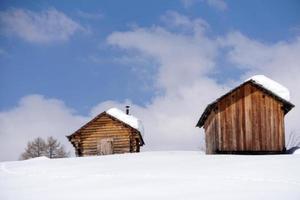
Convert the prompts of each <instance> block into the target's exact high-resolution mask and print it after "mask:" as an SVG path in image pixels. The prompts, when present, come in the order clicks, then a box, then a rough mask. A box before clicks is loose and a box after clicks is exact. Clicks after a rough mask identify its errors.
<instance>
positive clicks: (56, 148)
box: [47, 137, 70, 158]
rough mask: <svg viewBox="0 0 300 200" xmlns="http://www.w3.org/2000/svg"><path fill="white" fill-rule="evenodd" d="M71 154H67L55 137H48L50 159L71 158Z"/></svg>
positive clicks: (48, 155)
mask: <svg viewBox="0 0 300 200" xmlns="http://www.w3.org/2000/svg"><path fill="white" fill-rule="evenodd" d="M69 154H70V153H69V152H66V150H65V148H64V146H62V145H61V144H60V142H58V141H57V139H54V138H53V137H48V139H47V157H48V158H65V157H69Z"/></svg>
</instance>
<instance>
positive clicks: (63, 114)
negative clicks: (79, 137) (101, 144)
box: [0, 95, 87, 160]
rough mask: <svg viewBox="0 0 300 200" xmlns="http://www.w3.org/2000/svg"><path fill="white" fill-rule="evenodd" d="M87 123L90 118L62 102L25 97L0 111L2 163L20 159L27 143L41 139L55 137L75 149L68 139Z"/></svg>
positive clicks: (40, 97) (0, 156)
mask: <svg viewBox="0 0 300 200" xmlns="http://www.w3.org/2000/svg"><path fill="white" fill-rule="evenodd" d="M85 121H87V118H85V117H82V116H78V115H76V114H75V113H74V111H73V110H71V109H70V108H68V107H66V105H65V104H64V103H63V102H62V101H60V100H57V99H46V98H45V97H43V96H40V95H29V96H26V97H23V98H22V99H21V100H20V102H19V104H18V105H17V106H16V107H15V108H13V109H11V110H9V111H3V112H0V146H1V151H0V160H16V159H18V158H19V155H20V154H21V152H22V151H23V150H24V148H25V147H26V144H27V142H28V141H29V140H32V139H34V138H35V137H38V136H41V137H44V138H46V137H48V136H54V137H56V138H58V139H59V141H61V143H62V144H64V145H65V146H66V147H67V149H69V150H73V148H72V147H71V145H70V143H69V142H68V141H67V138H66V137H65V136H66V135H69V134H70V133H72V132H73V131H74V130H76V129H77V128H79V127H80V125H82V123H83V122H85Z"/></svg>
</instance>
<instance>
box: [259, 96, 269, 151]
mask: <svg viewBox="0 0 300 200" xmlns="http://www.w3.org/2000/svg"><path fill="white" fill-rule="evenodd" d="M260 99H261V100H260V124H261V131H260V140H261V151H266V150H267V148H266V146H267V145H266V142H267V141H266V96H265V94H263V93H262V94H261V98H260Z"/></svg>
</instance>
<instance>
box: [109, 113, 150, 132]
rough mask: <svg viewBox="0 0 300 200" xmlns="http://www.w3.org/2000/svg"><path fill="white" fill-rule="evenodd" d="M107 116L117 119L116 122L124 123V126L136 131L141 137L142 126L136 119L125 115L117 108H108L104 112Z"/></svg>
mask: <svg viewBox="0 0 300 200" xmlns="http://www.w3.org/2000/svg"><path fill="white" fill-rule="evenodd" d="M105 112H106V113H107V114H109V115H111V116H113V117H115V118H117V119H118V120H120V121H122V122H124V123H125V124H127V125H129V126H131V127H132V128H134V129H137V130H138V131H139V132H140V133H141V134H142V135H143V134H144V127H143V124H142V121H141V120H139V119H138V118H136V117H134V116H132V115H127V114H126V113H124V112H123V111H122V110H120V109H118V108H110V109H108V110H107V111H105Z"/></svg>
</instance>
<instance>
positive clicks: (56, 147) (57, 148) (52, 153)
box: [20, 137, 70, 160]
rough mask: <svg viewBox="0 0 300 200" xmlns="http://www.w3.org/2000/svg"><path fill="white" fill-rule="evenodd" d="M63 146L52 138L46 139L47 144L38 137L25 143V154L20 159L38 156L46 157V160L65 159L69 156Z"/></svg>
mask: <svg viewBox="0 0 300 200" xmlns="http://www.w3.org/2000/svg"><path fill="white" fill-rule="evenodd" d="M69 154H70V153H69V152H67V151H66V150H65V148H64V146H63V145H61V144H60V142H58V141H57V139H55V138H53V137H48V139H47V142H45V140H43V139H42V138H40V137H38V138H36V139H34V140H33V141H30V142H28V143H27V147H26V148H25V152H24V153H22V154H21V156H20V159H21V160H26V159H29V158H35V157H40V156H46V157H48V158H65V157H68V156H69Z"/></svg>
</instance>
